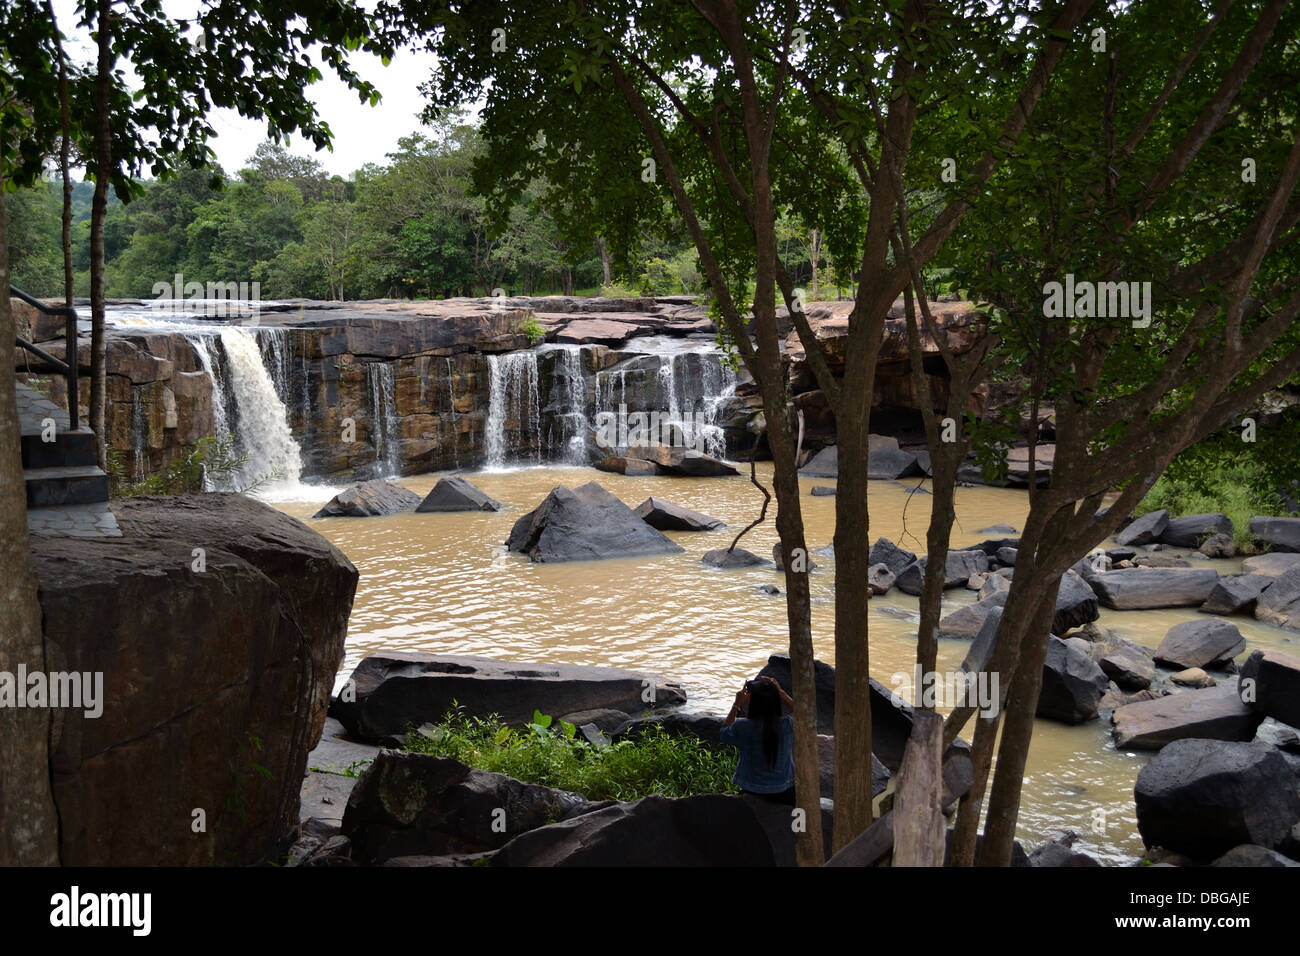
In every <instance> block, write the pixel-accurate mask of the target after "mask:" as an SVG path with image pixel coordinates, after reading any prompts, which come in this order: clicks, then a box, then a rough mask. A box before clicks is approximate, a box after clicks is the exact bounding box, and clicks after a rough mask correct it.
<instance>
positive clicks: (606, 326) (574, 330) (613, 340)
mask: <svg viewBox="0 0 1300 956" xmlns="http://www.w3.org/2000/svg"><path fill="white" fill-rule="evenodd" d="M640 331H641V328H640V326H638V325H634V324H632V323H630V322H618V321H615V320H613V319H576V320H574V321H572V322H570V323H569V324H568V325H566V326H565V327H564V328H563V329H561V330H560V331H559V332H558V333H556V336H555V341H557V342H561V343H563V344H565V345H621V344H622V343H623V342H626V341H627V340H628V339H629V338H631V337H632V336H633V335H636V334H637V333H638V332H640Z"/></svg>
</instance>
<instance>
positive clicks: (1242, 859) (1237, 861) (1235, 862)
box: [1210, 843, 1300, 867]
mask: <svg viewBox="0 0 1300 956" xmlns="http://www.w3.org/2000/svg"><path fill="white" fill-rule="evenodd" d="M1210 866H1274V867H1287V866H1300V863H1297V862H1296V861H1295V860H1292V859H1290V858H1288V857H1285V856H1283V855H1282V854H1281V853H1278V852H1277V851H1276V850H1270V849H1268V848H1267V847H1262V846H1257V845H1256V844H1254V843H1245V844H1242V845H1241V846H1235V847H1233V848H1232V849H1231V850H1229V851H1228V852H1227V853H1225V854H1223V856H1221V857H1219V858H1218V859H1217V860H1215V861H1214V862H1213V863H1211V864H1210Z"/></svg>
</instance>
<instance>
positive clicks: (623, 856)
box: [491, 794, 793, 867]
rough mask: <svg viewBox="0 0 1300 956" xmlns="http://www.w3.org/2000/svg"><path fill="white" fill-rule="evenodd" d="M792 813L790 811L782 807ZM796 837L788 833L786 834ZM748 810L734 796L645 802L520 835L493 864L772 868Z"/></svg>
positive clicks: (759, 829)
mask: <svg viewBox="0 0 1300 956" xmlns="http://www.w3.org/2000/svg"><path fill="white" fill-rule="evenodd" d="M785 812H786V815H787V816H788V815H789V810H788V808H785ZM791 839H793V835H792V836H791ZM775 863H776V856H775V853H774V852H773V849H772V845H771V843H770V842H769V837H768V834H767V832H766V831H765V829H764V828H763V826H762V824H761V823H760V822H759V820H758V818H757V816H756V815H755V813H754V810H753V808H752V807H750V806H749V804H747V803H746V802H745V801H744V800H743V799H741V798H740V797H737V796H728V795H726V794H706V795H703V796H697V797H684V798H680V799H673V798H669V797H660V796H651V797H643V798H642V799H640V800H637V801H634V802H632V803H615V804H613V805H611V806H607V807H604V808H603V809H600V810H595V811H592V812H590V813H583V814H581V815H579V816H576V817H572V818H570V819H568V820H564V821H561V822H560V823H553V824H551V825H550V826H544V827H540V828H538V829H534V830H530V831H528V832H526V833H522V834H520V835H518V836H516V837H515V838H514V839H512V840H511V841H510V842H509V843H507V844H506V845H505V846H503V847H502V848H501V849H500V850H498V851H497V852H496V853H495V854H493V856H492V860H491V865H492V866H545V867H566V866H606V867H608V866H618V867H631V866H643V867H670V866H672V867H696V866H746V867H748V866H773V865H775Z"/></svg>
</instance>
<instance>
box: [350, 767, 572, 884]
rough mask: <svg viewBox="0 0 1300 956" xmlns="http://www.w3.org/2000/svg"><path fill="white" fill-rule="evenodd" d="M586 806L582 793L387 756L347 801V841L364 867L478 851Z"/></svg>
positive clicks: (354, 857) (478, 771) (501, 844)
mask: <svg viewBox="0 0 1300 956" xmlns="http://www.w3.org/2000/svg"><path fill="white" fill-rule="evenodd" d="M586 803H587V801H586V799H585V798H584V797H582V796H581V795H580V794H576V793H569V792H567V791H564V790H552V789H551V788H550V787H543V786H539V785H538V784H533V783H524V782H522V781H519V780H515V779H514V778H513V777H507V776H504V775H502V774H499V773H488V772H486V771H483V770H472V769H471V768H469V767H467V766H465V765H464V764H462V763H459V762H458V761H455V760H451V759H450V758H447V757H434V756H432V755H430V754H418V753H406V752H404V751H400V750H383V751H380V754H379V756H378V757H376V758H375V762H374V763H373V764H371V765H370V767H369V768H368V769H367V770H366V772H365V774H364V775H363V776H362V777H361V779H360V780H359V781H358V782H357V785H356V787H355V788H354V789H353V791H352V795H351V797H349V799H348V805H347V810H346V811H345V812H344V814H343V835H344V836H346V837H348V839H349V840H350V841H351V843H352V858H353V859H354V860H355V861H356V862H359V863H366V864H374V863H379V862H382V861H383V860H387V859H390V858H392V857H399V856H411V855H422V856H425V855H427V856H445V855H448V854H453V853H480V852H483V851H485V850H494V849H496V848H498V847H501V846H503V845H505V844H506V843H507V842H509V841H510V840H511V839H513V838H514V837H515V836H517V835H518V834H520V833H522V832H524V831H527V830H532V829H535V828H536V827H540V826H545V825H546V824H547V823H550V822H551V821H553V820H558V819H560V817H561V816H563V815H564V814H566V813H568V812H570V811H572V810H574V809H576V808H579V807H581V806H582V805H584V804H586Z"/></svg>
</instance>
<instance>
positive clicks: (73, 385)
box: [9, 285, 81, 431]
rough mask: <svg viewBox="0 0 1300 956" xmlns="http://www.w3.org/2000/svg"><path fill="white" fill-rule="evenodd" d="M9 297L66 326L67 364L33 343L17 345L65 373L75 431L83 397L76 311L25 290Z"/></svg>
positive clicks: (14, 290)
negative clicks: (59, 317) (60, 319)
mask: <svg viewBox="0 0 1300 956" xmlns="http://www.w3.org/2000/svg"><path fill="white" fill-rule="evenodd" d="M9 294H10V295H11V296H13V297H14V298H17V299H21V300H22V301H23V302H26V303H27V304H28V305H30V306H31V307H32V308H34V309H37V310H39V311H41V312H44V313H45V314H46V315H62V316H63V319H64V324H63V342H64V345H63V354H64V358H65V359H66V361H61V360H60V359H57V358H55V357H54V356H53V355H51V354H50V353H49V352H46V351H44V350H43V349H39V348H37V347H36V346H35V345H33V344H32V343H31V342H27V341H24V340H23V339H21V338H18V337H17V336H15V338H16V339H17V343H16V344H17V345H18V347H19V348H21V349H25V350H26V351H28V352H31V353H32V354H33V355H35V356H36V357H37V358H39V359H40V360H41V361H43V362H47V363H49V364H50V365H51V366H53V367H54V369H55V370H56V371H59V372H62V373H63V377H64V378H65V379H67V382H68V428H69V430H70V431H76V430H77V428H78V427H79V420H80V408H79V407H80V405H81V396H80V395H79V394H78V389H77V310H76V309H74V308H73V307H72V306H70V305H46V304H45V303H44V302H42V301H40V300H39V299H35V298H33V297H32V296H30V295H28V294H27V293H26V292H24V291H23V290H22V289H18V288H15V287H14V286H12V285H11V286H10V287H9Z"/></svg>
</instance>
